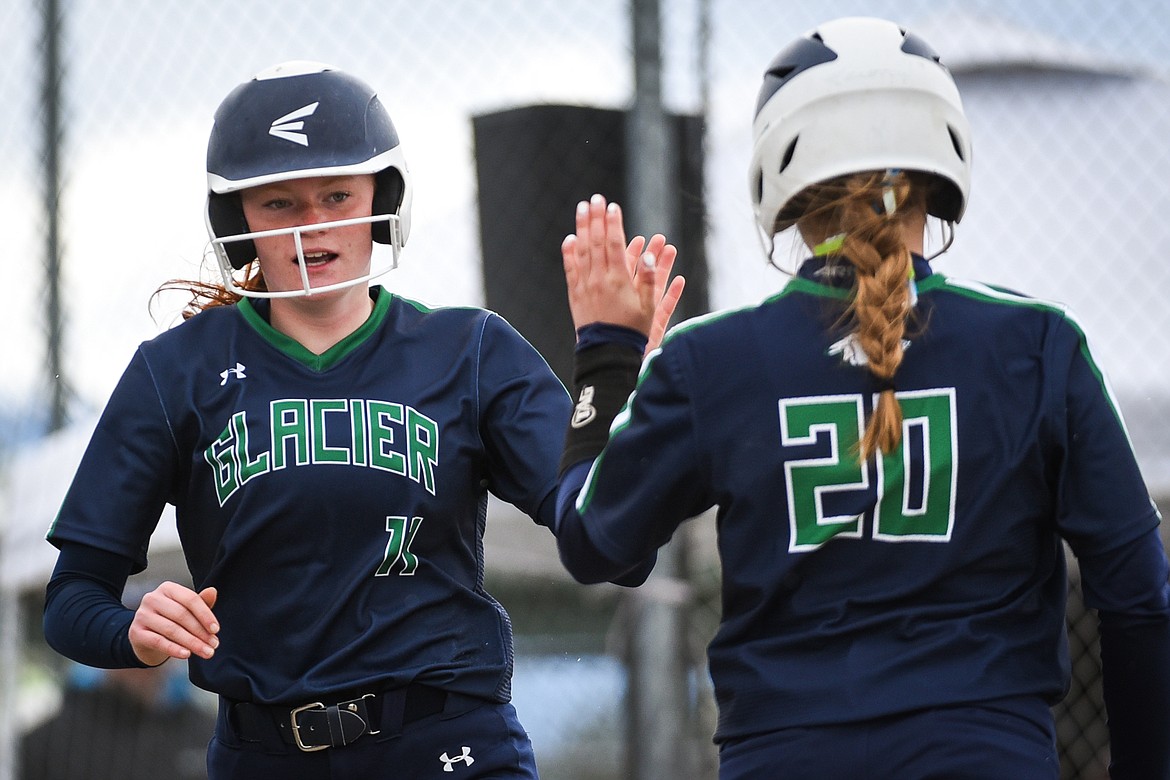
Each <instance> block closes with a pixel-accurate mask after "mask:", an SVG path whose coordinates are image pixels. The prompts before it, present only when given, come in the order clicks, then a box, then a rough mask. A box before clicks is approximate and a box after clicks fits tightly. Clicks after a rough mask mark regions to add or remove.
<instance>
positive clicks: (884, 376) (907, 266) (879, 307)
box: [796, 171, 931, 461]
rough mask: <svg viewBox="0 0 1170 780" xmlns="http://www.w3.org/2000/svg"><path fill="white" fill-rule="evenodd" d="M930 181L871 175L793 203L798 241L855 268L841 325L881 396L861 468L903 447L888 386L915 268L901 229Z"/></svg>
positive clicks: (813, 190) (918, 208) (915, 213)
mask: <svg viewBox="0 0 1170 780" xmlns="http://www.w3.org/2000/svg"><path fill="white" fill-rule="evenodd" d="M930 181H931V180H930V179H929V177H926V176H920V175H918V174H907V173H904V172H888V171H873V172H867V173H860V174H853V175H850V176H845V177H842V178H839V179H834V180H832V181H829V182H824V183H821V184H817V185H814V186H812V187H809V188H807V189H805V190H804V191H803V192H802V193H801V194H800V195H799V196H798V197H797V201H798V202H797V204H796V205H797V206H798V207H799V209H800V211H799V213H800V214H802V216H801V217H799V218H798V219H797V222H796V224H797V226H798V227H799V228H800V232H801V235H802V236H804V237H805V238H806V239H809V238H811V239H814V240H815V241H817V242H820V241H824V240H825V239H828V240H829V241H830V242H831V246H832V248H831V249H830V250H829V251H830V255H831V257H830V261H832V259H833V257H837V256H839V257H841V258H843V259H845V260H846V261H848V262H849V263H850V264H851V265H852V266H853V268H854V272H855V273H854V278H855V281H854V287H853V295H852V296H850V300H849V305H848V307H847V309H846V311H845V313H844V315H843V318H842V321H843V323H845V324H846V325H847V326H848V327H849V328H850V332H851V333H852V334H853V336H854V337H855V338H856V339H857V342H858V345H859V346H860V347H861V349H862V350H863V351H864V352H865V355H866V358H867V360H868V363H867V368H868V370H869V371H870V372H871V373H872V374H873V375H874V376H875V377H877V379H878V382H879V384H880V386H881V388H882V390H881V393H880V394H879V396H878V401H877V405H876V408H875V409H874V413H873V416H872V417H871V418H870V419H869V422H868V423H867V424H866V428H865V433H864V435H863V436H862V439H861V442H860V443H859V453H858V454H859V457H860V459H861V460H863V461H864V460H865V459H866V458H868V457H869V455H870V454H872V453H873V452H875V451H876V450H878V449H880V450H881V451H882V452H891V451H893V449H894V448H895V447H897V446H898V445H899V444H900V443H901V440H902V407H901V405H900V404H899V403H898V399H897V397H896V396H895V394H894V382H893V380H894V375H895V374H896V373H897V371H898V367H899V366H900V365H901V364H902V350H903V347H902V342H903V339H904V338H905V335H906V329H907V318H908V316H909V315H910V313H911V312H912V302H911V298H910V285H909V284H908V282H909V280H910V278H911V274H912V268H913V267H912V265H911V259H910V250H909V249H908V248H907V247H906V245H905V243H904V241H903V238H902V235H903V234H902V225H903V224H904V223H905V222H906V221H907V220H910V219H921V218H922V214H923V213H925V208H926V200H927V197H928V194H929V189H930ZM891 197H892V201H891Z"/></svg>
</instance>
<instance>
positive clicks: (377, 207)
mask: <svg viewBox="0 0 1170 780" xmlns="http://www.w3.org/2000/svg"><path fill="white" fill-rule="evenodd" d="M405 192H406V182H405V181H404V180H403V178H402V174H401V173H400V172H399V171H398V169H397V168H395V167H393V166H391V167H389V168H385V169H383V170H381V171H378V172H377V173H376V174H374V210H373V213H375V214H399V215H401V208H402V197H403V195H404V194H405ZM371 230H372V232H373V237H374V240H375V241H377V242H378V243H379V244H389V243H391V240H390V225H388V224H387V223H386V222H384V221H383V222H375V223H373V224H372V225H371Z"/></svg>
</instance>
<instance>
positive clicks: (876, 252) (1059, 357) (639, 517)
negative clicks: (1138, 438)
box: [555, 18, 1170, 780]
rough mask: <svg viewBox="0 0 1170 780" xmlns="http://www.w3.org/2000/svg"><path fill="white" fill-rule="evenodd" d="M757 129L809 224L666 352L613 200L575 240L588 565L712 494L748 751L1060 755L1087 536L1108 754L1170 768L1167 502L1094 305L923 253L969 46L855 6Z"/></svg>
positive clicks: (594, 566) (790, 222) (764, 213)
mask: <svg viewBox="0 0 1170 780" xmlns="http://www.w3.org/2000/svg"><path fill="white" fill-rule="evenodd" d="M753 136H754V148H753V155H752V162H751V169H750V175H749V186H750V192H751V197H752V202H753V204H754V207H755V215H756V219H757V222H758V227H759V229H760V231H761V232H762V235H763V237H764V238H765V245H766V246H767V247H768V254H769V258H770V257H771V245H772V242H773V238H774V236H775V235H776V234H777V233H779V232H781V231H783V230H785V229H787V228H789V227H795V228H796V230H797V231H798V232H799V236H800V238H801V239H802V240H803V243H804V244H806V245H807V247H808V257H807V259H806V260H805V261H804V262H803V263H802V264H801V265H800V266H799V269H798V272H797V273H796V274H795V275H794V277H793V278H791V280H790V281H788V282H787V283H786V284H785V285H784V287H783V288H782V289H781V290H780V292H778V293H777V294H775V295H773V296H772V297H770V298H769V299H767V300H766V301H764V302H763V303H762V304H760V305H758V306H752V307H748V308H743V309H738V310H735V311H723V312H719V313H715V314H711V315H708V316H705V317H702V318H698V319H696V320H693V321H688V322H685V323H682V324H680V325H678V326H676V327H675V328H674V329H672V330H671V332H670V333H668V334H667V336H666V338H665V339H664V341H663V343H662V345H661V348H660V349H659V350H655V351H652V352H651V353H650V355H649V356H648V357H647V359H646V360H645V362H644V363H643V362H642V360H641V352H640V350H641V346H642V343H643V342H642V340H641V339H640V338H639V337H640V335H641V334H642V333H645V332H646V328H647V324H648V323H649V321H650V320H649V318H650V316H651V314H652V312H653V296H652V294H651V293H650V290H649V289H648V288H647V287H646V286H645V285H639V284H637V277H634V279H635V283H634V284H630V282H629V278H628V276H626V275H625V273H624V269H623V267H622V263H623V258H622V253H621V246H622V243H621V219H620V211H619V210H618V209H616V208H608V209H607V208H604V207H603V206H602V204H596V205H592V206H585V207H583V208H582V209H580V213H579V218H578V221H577V228H576V234H575V235H573V236H570V237H568V238H567V239H566V241H565V243H564V246H563V254H564V263H565V272H566V279H567V281H568V284H569V293H570V305H571V307H572V310H573V316H574V322H575V324H576V325H577V326H578V328H579V341H578V348H577V353H576V364H575V377H574V382H575V384H576V388H575V390H576V392H577V393H578V396H577V398H578V403H577V407H576V410H575V414H574V417H573V424H572V425H571V426H570V427H569V429H568V436H567V439H566V447H565V451H564V455H563V462H562V472H563V476H562V480H563V481H562V485H561V488H560V490H559V493H558V512H557V523H556V526H555V533H556V535H557V540H558V546H559V549H560V553H561V558H562V560H563V562H564V563H565V565H566V567H567V568H568V569H569V570H570V571H571V572H572V573H573V575H574V576H575V577H576V578H577V579H578V580H580V581H582V582H596V581H601V580H604V579H606V578H608V577H612V576H614V575H616V574H618V573H620V572H623V571H625V570H626V569H628V568H629V567H630V566H633V565H635V564H637V563H638V562H640V561H643V560H645V559H646V557H647V556H649V555H650V554H652V553H653V551H655V550H656V549H657V548H658V547H659V546H661V545H663V544H665V543H666V542H667V541H668V540H669V539H670V538H671V535H672V534H673V533H674V531H675V529H677V528H678V527H679V525H680V524H681V523H682V522H684V521H685V520H686V519H687V518H690V517H694V516H696V515H699V514H700V513H702V512H704V511H705V510H707V509H710V508H712V507H717V514H716V517H717V519H716V522H717V524H718V548H719V554H720V557H721V562H722V577H723V594H722V620H721V623H720V626H719V628H718V631H717V633H716V635H715V637H714V639H713V641H712V642H711V644H710V647H709V664H710V673H711V677H712V680H713V682H714V686H715V695H716V699H717V703H718V706H719V722H718V727H717V731H716V733H715V740H716V742H717V743H718V744H719V747H720V776H721V777H722V778H725V780H733V779H738V778H760V777H783V778H797V779H799V778H816V780H856V778H863V777H864V778H869V779H871V780H872V779H882V778H889V780H916V779H924V778H947V780H962V779H963V778H970V779H971V780H1002V779H1003V778H1012V779H1013V780H1032V779H1034V778H1035V779H1040V778H1044V779H1045V780H1049V779H1054V778H1057V777H1059V776H1060V767H1059V760H1058V755H1057V751H1056V748H1055V738H1054V725H1053V716H1052V714H1051V710H1050V709H1049V708H1050V706H1051V705H1052V704H1053V703H1055V702H1057V701H1058V700H1060V699H1061V698H1062V697H1063V695H1064V694H1065V692H1066V690H1067V687H1068V684H1069V656H1068V649H1067V646H1066V637H1065V623H1064V620H1065V594H1066V587H1067V586H1066V560H1065V548H1064V546H1063V542H1067V544H1068V546H1069V548H1071V550H1072V552H1073V553H1075V555H1076V556H1077V559H1078V561H1079V566H1080V571H1081V576H1082V582H1083V585H1084V592H1085V598H1086V601H1087V603H1088V604H1089V605H1090V606H1091V607H1093V608H1094V609H1095V610H1096V612H1097V614H1098V616H1099V618H1100V628H1101V632H1100V636H1101V655H1102V663H1103V669H1104V692H1105V701H1106V705H1107V708H1108V722H1109V730H1110V735H1111V751H1112V767H1111V771H1112V776H1113V777H1114V778H1118V779H1119V778H1132V779H1134V780H1137V779H1138V778H1143V779H1148V778H1167V777H1170V739H1167V731H1166V729H1167V724H1168V723H1170V595H1168V591H1167V560H1166V554H1165V551H1164V548H1163V545H1162V543H1161V541H1160V539H1159V536H1158V525H1159V522H1160V517H1159V514H1158V511H1157V509H1156V508H1155V506H1154V505H1153V502H1152V501H1151V500H1150V496H1149V493H1148V491H1147V489H1146V487H1145V485H1144V483H1143V481H1142V477H1141V474H1140V473H1139V471H1138V465H1137V463H1136V462H1135V459H1134V455H1133V452H1132V450H1131V446H1130V442H1129V440H1128V436H1127V433H1126V430H1125V427H1124V424H1123V422H1122V418H1121V415H1120V413H1119V411H1118V408H1117V405H1116V403H1115V401H1114V399H1113V397H1112V395H1111V394H1110V391H1109V388H1108V385H1107V384H1106V382H1105V379H1104V377H1103V375H1102V372H1101V370H1100V367H1099V366H1098V365H1097V364H1096V362H1095V361H1094V357H1093V353H1092V351H1091V350H1090V348H1089V344H1088V342H1087V340H1086V337H1085V334H1084V332H1083V330H1082V329H1081V327H1080V326H1079V325H1078V323H1077V320H1076V319H1075V318H1074V317H1073V315H1072V314H1071V313H1070V312H1069V311H1068V310H1067V309H1066V308H1064V307H1063V306H1060V305H1057V304H1054V303H1048V302H1045V301H1041V300H1037V299H1034V298H1030V297H1027V296H1025V295H1022V294H1019V293H1016V292H1011V291H1008V290H1004V289H999V288H996V287H991V286H988V285H984V284H978V283H973V282H967V281H961V280H959V279H952V278H948V277H946V276H944V275H943V274H941V273H937V272H935V271H934V270H933V269H932V266H931V262H930V260H928V259H927V257H925V256H924V232H925V231H924V228H925V225H926V222H927V218H928V217H936V218H938V219H939V220H942V221H943V222H944V223H946V224H947V225H953V223H957V222H959V220H960V219H961V218H962V216H963V212H964V208H965V206H966V204H967V198H968V192H969V186H970V169H971V139H970V131H969V127H968V123H967V120H966V118H965V116H964V112H963V108H962V104H961V101H960V98H959V93H958V91H957V90H956V87H955V84H954V82H953V80H952V78H951V76H950V75H949V73H948V71H947V70H946V69H945V68H944V67H943V66H942V65H941V64H940V62H939V58H938V56H937V55H936V54H935V53H934V52H933V51H932V50H931V48H930V47H929V46H928V45H927V44H926V43H925V42H924V41H923V40H922V39H920V38H919V37H917V36H915V35H914V34H912V33H909V32H907V31H905V30H904V29H901V28H900V27H899V26H898V25H896V24H893V23H890V22H888V21H883V20H878V19H864V18H849V19H841V20H837V21H833V22H830V23H827V24H824V25H822V26H820V27H818V28H816V29H815V30H813V31H811V32H810V33H809V34H807V35H805V36H803V37H801V38H800V39H799V40H797V41H795V42H794V43H792V44H791V45H790V46H789V47H787V48H785V49H784V50H783V51H782V52H781V53H780V54H779V55H778V56H777V57H776V58H775V60H774V61H773V62H772V64H771V65H770V66H769V67H768V69H767V72H766V74H765V76H764V83H763V87H762V89H761V91H760V95H759V102H758V104H757V106H756V117H755V123H754V128H753ZM949 235H952V236H953V233H950V234H949ZM652 261H653V258H652V257H648V258H647V263H648V264H651V263H652ZM615 286H616V288H617V290H618V292H617V293H614V292H612V291H611V290H612V288H614V287H615ZM631 391H632V394H631Z"/></svg>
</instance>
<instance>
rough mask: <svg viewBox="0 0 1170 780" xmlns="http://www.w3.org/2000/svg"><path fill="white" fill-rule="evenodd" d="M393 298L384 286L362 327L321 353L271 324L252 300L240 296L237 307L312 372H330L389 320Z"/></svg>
mask: <svg viewBox="0 0 1170 780" xmlns="http://www.w3.org/2000/svg"><path fill="white" fill-rule="evenodd" d="M393 298H394V296H393V295H392V294H391V293H390V291H389V290H386V289H384V288H382V289H380V290H379V291H378V296H377V297H376V298H375V299H374V310H373V311H372V312H371V313H370V316H369V318H367V319H366V321H365V322H363V323H362V325H361V327H359V328H358V329H357V330H355V331H354V332H353V333H351V334H349V335H348V336H346V337H345V338H343V339H342V340H341V341H339V342H337V343H336V344H334V345H333V346H332V347H330V348H329V349H327V350H325V351H324V352H322V353H321V354H320V355H315V354H313V353H312V352H310V351H309V350H308V349H306V348H305V347H304V346H303V345H302V344H301V343H300V342H299V341H296V340H295V339H292V338H290V337H288V336H286V335H285V334H283V333H281V332H280V331H278V330H277V329H276V328H274V327H272V325H271V324H269V322H268V320H266V319H264V318H263V317H261V316H260V313H259V312H257V311H256V308H255V307H254V306H253V305H252V302H251V301H250V300H249V299H247V298H243V299H241V300H240V302H239V303H237V304H236V307H237V308H238V309H239V310H240V314H241V315H243V317H244V320H245V321H246V322H247V323H248V324H249V325H251V326H252V328H253V329H254V330H255V331H256V332H257V333H259V334H260V337H261V338H263V339H264V340H265V341H267V342H268V343H269V344H271V345H272V346H274V347H276V348H277V349H278V350H280V351H281V352H283V353H284V354H286V355H288V356H289V357H290V358H292V359H293V360H295V361H297V362H298V363H301V364H302V365H305V366H307V367H308V368H310V369H312V370H313V371H317V372H322V371H328V370H329V369H330V368H332V367H333V366H335V365H337V363H338V362H339V361H340V360H342V359H343V358H344V357H345V356H346V355H348V354H349V353H351V352H353V351H354V350H355V349H357V347H358V346H359V345H360V344H361V343H362V342H364V341H365V340H366V339H367V338H368V337H369V335H370V334H371V333H373V332H374V331H375V330H377V329H378V326H379V325H381V324H382V321H383V320H385V319H386V313H387V312H389V311H390V303H391V301H392V300H393Z"/></svg>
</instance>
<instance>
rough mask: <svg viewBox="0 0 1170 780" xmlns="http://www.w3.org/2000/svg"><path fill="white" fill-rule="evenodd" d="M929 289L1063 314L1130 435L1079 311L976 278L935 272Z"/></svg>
mask: <svg viewBox="0 0 1170 780" xmlns="http://www.w3.org/2000/svg"><path fill="white" fill-rule="evenodd" d="M930 290H946V291H947V292H951V293H954V294H955V295H962V296H964V297H967V298H972V299H974V300H980V301H986V302H988V303H999V304H1003V305H1005V306H1019V307H1021V308H1026V309H1035V310H1037V311H1047V312H1051V313H1053V314H1055V315H1057V316H1058V317H1060V318H1061V319H1062V320H1063V321H1064V322H1067V323H1068V326H1069V327H1070V328H1072V329H1073V331H1074V332H1075V333H1076V334H1077V340H1078V342H1079V346H1078V349H1079V351H1080V353H1081V357H1082V358H1084V360H1085V363H1087V364H1088V366H1089V370H1090V371H1092V372H1093V376H1094V377H1096V379H1097V383H1098V384H1099V385H1100V386H1101V390H1102V392H1103V393H1104V394H1105V398H1106V400H1107V401H1108V402H1109V405H1110V407H1112V409H1113V414H1114V416H1115V417H1116V418H1117V422H1118V423H1120V424H1121V428H1122V430H1123V431H1124V432H1125V436H1126V438H1127V439H1129V438H1130V435H1129V429H1128V428H1127V427H1126V425H1125V418H1124V417H1123V416H1122V414H1121V405H1120V404H1119V403H1118V401H1117V396H1116V395H1115V394H1114V392H1113V387H1112V386H1111V385H1110V384H1109V378H1108V377H1107V376H1106V375H1105V372H1104V371H1103V370H1101V367H1100V366H1099V365H1098V364H1097V361H1096V360H1095V359H1094V358H1093V352H1092V350H1091V349H1090V347H1089V337H1088V334H1086V333H1085V329H1084V327H1083V326H1082V325H1081V323H1080V321H1079V320H1078V319H1077V317H1076V315H1074V314H1073V313H1072V311H1071V310H1070V309H1069V308H1068V307H1067V306H1065V305H1064V304H1063V303H1058V302H1056V301H1048V300H1044V299H1041V298H1031V297H1029V296H1027V295H1021V294H1020V293H1016V292H1012V291H1010V290H1005V289H1003V288H1000V287H995V286H993V285H990V284H984V283H982V282H973V281H970V280H968V279H952V278H950V277H948V276H944V275H943V274H939V273H935V274H931V275H930V277H928V278H927V279H925V280H923V282H922V283H921V284H920V285H918V291H919V292H928V291H930ZM1130 448H1131V449H1132V448H1133V441H1132V440H1131V441H1130Z"/></svg>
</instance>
